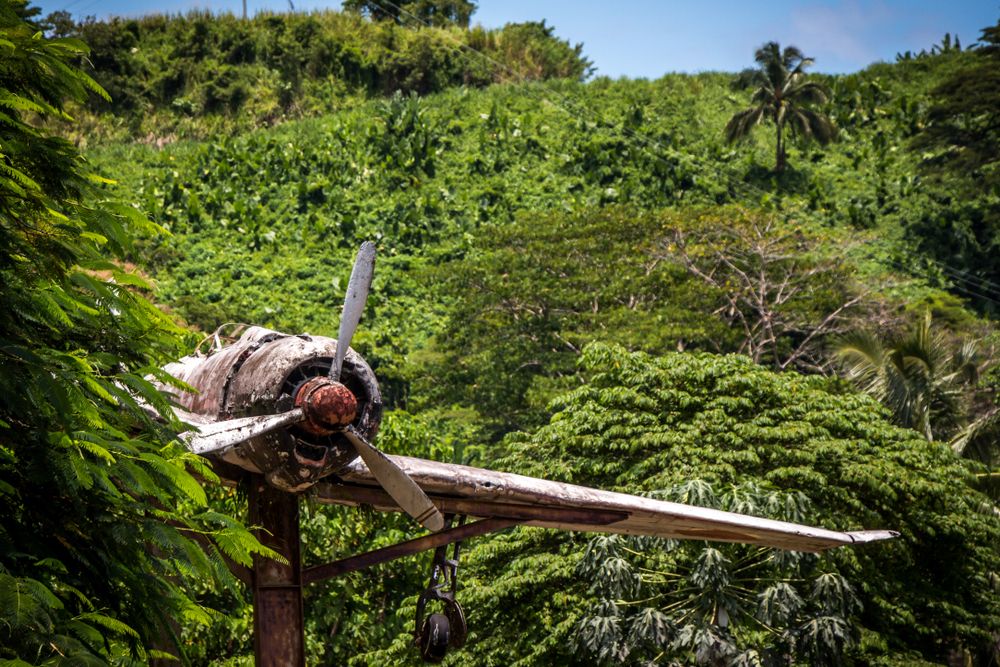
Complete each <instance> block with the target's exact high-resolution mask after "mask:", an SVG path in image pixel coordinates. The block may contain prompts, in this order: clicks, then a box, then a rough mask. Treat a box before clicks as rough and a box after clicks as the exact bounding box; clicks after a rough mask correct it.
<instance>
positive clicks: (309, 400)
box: [295, 377, 358, 435]
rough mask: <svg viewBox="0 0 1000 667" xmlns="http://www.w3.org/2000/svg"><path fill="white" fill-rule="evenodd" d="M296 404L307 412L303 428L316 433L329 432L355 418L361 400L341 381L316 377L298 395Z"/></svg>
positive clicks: (300, 389)
mask: <svg viewBox="0 0 1000 667" xmlns="http://www.w3.org/2000/svg"><path fill="white" fill-rule="evenodd" d="M295 407H297V408H302V411H303V412H304V413H305V416H306V418H305V420H304V421H303V422H302V424H301V426H302V428H304V429H305V430H306V431H308V432H309V433H313V434H315V435H329V434H330V433H333V432H334V431H338V430H340V429H342V428H343V427H345V426H347V425H349V424H350V423H351V422H353V421H354V417H355V416H356V415H357V413H358V399H357V398H355V396H354V394H353V393H352V392H351V390H350V389H348V388H347V387H345V386H344V385H342V384H341V383H339V382H334V381H333V380H331V379H330V378H327V377H314V378H312V379H311V380H307V381H306V382H305V383H304V384H303V385H302V386H301V387H300V388H299V390H298V392H297V393H296V394H295Z"/></svg>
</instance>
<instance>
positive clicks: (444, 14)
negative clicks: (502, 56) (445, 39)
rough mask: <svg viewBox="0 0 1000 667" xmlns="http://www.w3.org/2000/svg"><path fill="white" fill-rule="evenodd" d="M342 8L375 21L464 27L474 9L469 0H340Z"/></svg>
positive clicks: (474, 6)
mask: <svg viewBox="0 0 1000 667" xmlns="http://www.w3.org/2000/svg"><path fill="white" fill-rule="evenodd" d="M343 8H344V9H345V10H347V11H351V12H357V13H359V14H366V15H368V16H370V17H372V19H374V20H376V21H385V20H392V21H395V22H397V23H411V22H416V23H426V24H428V25H433V26H438V27H442V26H448V25H459V26H461V27H463V28H467V27H469V17H470V16H472V13H473V12H475V11H476V3H474V2H469V0H344V3H343Z"/></svg>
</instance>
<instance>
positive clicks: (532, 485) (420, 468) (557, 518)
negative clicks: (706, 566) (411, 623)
mask: <svg viewBox="0 0 1000 667" xmlns="http://www.w3.org/2000/svg"><path fill="white" fill-rule="evenodd" d="M389 458H390V459H392V460H393V461H394V462H395V463H396V464H397V465H398V466H399V467H400V468H402V469H403V471H404V472H406V474H407V475H409V476H410V477H411V478H412V479H413V480H414V481H415V482H416V483H417V485H418V486H420V488H421V489H423V491H424V492H425V493H426V494H427V496H428V497H430V499H431V501H432V502H433V503H434V504H435V505H436V506H437V507H438V509H440V510H441V512H443V513H446V514H463V515H467V516H474V517H480V518H494V519H509V520H513V521H516V522H518V523H522V524H523V525H527V526H537V527H541V528H557V529H560V530H575V531H586V532H603V533H622V534H627V535H652V536H656V537H665V538H675V539H700V540H714V541H720V542H747V543H750V544H758V545H760V546H765V547H776V548H779V549H787V550H791V551H810V552H816V553H818V552H821V551H825V550H826V549H831V548H833V547H839V546H844V545H849V544H859V543H864V542H874V541H877V540H885V539H890V538H893V537H896V536H897V535H898V533H897V532H895V531H891V530H865V531H856V532H846V533H842V532H836V531H832V530H825V529H823V528H813V527H810V526H803V525H798V524H794V523H788V522H785V521H774V520H771V519H762V518H759V517H753V516H747V515H744V514H736V513H733V512H723V511H721V510H714V509H708V508H704V507H695V506H692V505H683V504H680V503H672V502H666V501H662V500H654V499H652V498H643V497H640V496H632V495H628V494H625V493H615V492H612V491H600V490H597V489H591V488H588V487H584V486H577V485H574V484H565V483H562V482H552V481H548V480H544V479H537V478H534V477H525V476H523V475H515V474H512V473H505V472H496V471H493V470H484V469H481V468H473V467H470V466H463V465H456V464H451V463H440V462H436V461H428V460H425V459H417V458H411V457H408V456H389ZM338 478H339V481H338V482H323V483H320V484H318V485H316V491H317V495H318V498H317V499H318V500H319V501H320V502H326V503H331V504H338V505H348V506H358V505H370V506H372V507H374V508H375V509H377V510H381V511H387V512H398V511H400V509H399V507H398V505H396V503H395V501H393V500H392V498H390V497H389V495H388V494H387V493H385V492H384V491H382V490H381V489H380V488H379V484H378V482H377V481H376V480H375V477H374V476H373V475H372V473H371V472H370V471H369V470H368V468H367V467H366V466H365V464H364V463H363V462H362V461H361V460H360V459H357V460H355V461H354V462H353V463H351V464H350V465H349V466H348V467H347V469H346V470H345V471H343V472H342V473H341V474H339V475H338Z"/></svg>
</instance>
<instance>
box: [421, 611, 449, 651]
mask: <svg viewBox="0 0 1000 667" xmlns="http://www.w3.org/2000/svg"><path fill="white" fill-rule="evenodd" d="M450 639H451V624H450V623H449V622H448V617H447V616H445V615H444V614H431V615H430V616H428V617H427V620H426V621H424V626H423V627H422V628H421V629H420V657H421V658H423V659H424V662H441V661H442V660H444V656H445V654H446V653H447V652H448V641H449V640H450Z"/></svg>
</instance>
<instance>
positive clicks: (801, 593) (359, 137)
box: [0, 2, 1000, 666]
mask: <svg viewBox="0 0 1000 667" xmlns="http://www.w3.org/2000/svg"><path fill="white" fill-rule="evenodd" d="M355 4H356V7H354V9H355V10H356V11H354V12H351V13H348V14H338V13H334V12H324V13H313V14H287V15H280V14H267V15H258V16H256V17H253V18H251V19H249V20H247V21H243V20H240V19H237V18H235V17H233V16H228V15H220V16H215V15H211V14H204V13H193V14H189V15H186V16H171V17H162V16H161V17H146V18H143V19H136V20H121V19H115V20H112V21H110V22H99V21H95V20H87V19H85V20H83V21H80V22H77V21H74V20H72V19H71V18H70V17H68V16H55V15H54V16H50V17H48V18H46V19H42V18H41V17H39V16H38V15H37V12H32V11H31V10H30V9H29V8H26V7H25V6H24V5H23V4H15V5H13V6H12V9H11V11H7V12H6V13H5V14H4V18H3V25H2V30H3V39H4V40H6V41H5V42H3V43H2V44H3V48H4V49H5V50H4V51H3V55H2V57H0V58H2V65H0V67H2V69H0V71H2V80H0V83H2V85H3V91H4V95H3V98H2V100H0V111H2V114H3V115H2V116H0V145H2V147H3V148H2V151H3V156H4V162H3V169H2V170H0V177H2V179H0V188H2V190H0V194H2V195H3V197H2V198H0V220H2V222H3V226H2V237H0V242H2V253H3V254H2V255H0V259H2V264H0V271H2V272H3V281H2V283H0V291H2V293H3V298H4V306H5V308H4V311H3V315H2V317H3V325H2V326H3V328H2V334H0V338H2V344H0V353H2V354H3V355H4V361H3V364H2V365H0V383H2V384H0V386H2V388H3V392H2V394H3V395H2V399H0V401H2V403H0V405H3V408H2V413H0V455H2V457H0V494H3V496H4V497H5V502H6V503H7V505H8V507H10V508H11V510H10V511H9V512H7V513H6V514H5V516H4V517H3V519H2V520H0V596H2V599H0V614H3V616H0V619H2V622H0V661H9V662H8V663H5V664H12V665H19V666H20V665H24V664H27V665H42V664H60V663H65V664H130V663H132V664H134V663H140V664H141V663H143V662H145V661H148V659H149V658H150V657H151V656H156V655H161V654H160V653H156V651H162V650H165V649H169V650H172V651H177V652H180V653H182V654H183V655H182V656H181V657H182V659H183V661H185V662H186V663H187V664H194V665H244V664H251V657H250V656H251V651H252V647H251V641H250V627H251V624H250V610H249V607H248V600H247V593H246V591H244V590H242V589H241V588H240V586H239V585H238V584H236V583H235V582H234V581H233V580H232V578H231V577H229V576H228V575H227V573H226V569H225V567H224V566H223V558H222V555H225V556H226V557H229V558H233V559H236V560H241V559H242V560H244V561H245V560H246V558H248V557H249V554H251V553H253V552H254V551H255V550H259V548H260V547H259V545H257V544H256V542H255V541H254V540H253V539H252V537H250V534H249V533H248V532H247V531H246V528H245V526H244V524H243V523H241V522H242V521H243V520H244V519H245V517H244V516H243V509H242V504H241V503H242V500H241V499H240V498H239V497H238V496H237V495H235V494H229V493H226V492H224V491H222V490H220V489H219V488H218V487H217V486H216V485H213V484H212V477H211V472H210V471H208V470H207V469H206V468H205V466H204V465H202V464H200V463H199V461H198V460H197V459H196V458H195V457H192V456H188V455H186V454H184V452H183V450H182V448H181V447H180V446H179V445H178V443H177V441H176V439H175V435H176V432H177V429H179V428H183V427H182V425H180V424H177V423H173V422H170V421H169V420H167V421H166V422H162V421H157V420H154V419H152V418H151V416H150V414H149V412H148V410H144V409H142V406H141V405H140V403H147V404H149V405H151V406H152V407H153V409H154V410H156V409H158V408H161V407H162V403H161V402H160V399H159V395H158V394H157V393H156V391H155V390H154V389H153V388H152V386H151V385H149V383H148V380H147V379H145V378H146V376H147V375H148V374H156V372H157V371H156V369H157V368H158V367H159V365H161V364H162V363H163V362H164V361H165V360H167V359H169V358H171V357H174V356H177V355H179V354H183V353H184V351H185V349H186V348H187V347H189V346H190V345H192V344H193V340H196V339H197V338H198V337H199V336H200V335H203V334H204V333H205V332H210V331H212V330H213V329H215V328H216V327H217V326H218V325H220V324H222V323H224V322H228V321H243V322H248V323H254V324H261V325H264V326H269V327H272V328H275V329H279V330H284V331H294V332H299V331H308V332H310V333H314V334H322V335H330V336H335V335H336V324H337V313H336V310H337V307H338V305H339V303H340V302H341V300H342V296H343V291H344V289H345V288H346V284H347V279H348V276H349V274H350V266H351V259H352V257H353V253H354V252H355V250H356V249H357V246H358V245H359V243H360V242H361V241H363V240H368V239H371V240H375V241H376V242H377V244H378V246H379V260H378V267H377V270H376V278H375V283H374V286H373V292H372V297H371V298H370V300H369V305H368V309H367V312H366V313H365V317H364V319H363V320H362V326H361V329H360V330H359V332H358V335H357V336H356V337H355V339H354V346H355V347H356V348H357V349H358V350H359V351H360V352H361V353H362V354H363V355H364V356H365V357H366V359H368V360H369V362H370V363H371V364H372V366H373V368H374V370H375V372H376V374H377V375H378V376H379V378H380V381H381V382H382V388H383V393H384V394H385V397H386V399H387V402H388V407H389V408H390V409H389V411H388V413H387V416H386V420H385V422H384V423H383V426H382V429H381V431H380V435H379V444H380V445H381V447H382V448H383V449H385V450H386V451H389V452H398V453H406V454H410V455H417V456H427V457H431V458H436V459H439V460H451V461H457V462H466V463H472V464H476V465H487V466H491V467H497V468H500V469H504V470H510V471H513V472H519V473H524V474H532V475H539V476H544V477H547V478H551V479H557V480H563V481H569V482H574V483H580V484H588V485H595V486H600V487H603V488H609V489H614V490H622V491H628V492H632V493H643V494H650V495H653V496H656V497H665V498H671V499H678V500H681V501H684V502H692V503H696V504H702V505H706V506H712V507H723V508H729V509H734V510H737V511H744V512H749V513H754V514H759V515H762V516H769V517H773V518H784V519H790V520H796V521H806V522H811V523H815V524H816V525H823V526H827V527H830V528H835V529H855V528H862V527H866V528H874V527H889V528H894V529H896V530H899V531H900V533H901V536H900V538H899V539H897V540H895V541H892V542H888V543H884V544H878V545H871V546H869V547H865V548H861V549H852V550H848V549H841V550H836V551H833V552H830V553H828V554H826V555H823V556H819V557H817V556H812V555H807V554H787V553H779V552H774V551H769V550H761V549H756V548H750V547H746V546H741V545H718V544H710V543H696V542H687V543H672V542H664V541H657V540H642V539H631V538H628V539H626V538H608V537H596V538H592V537H589V536H586V535H578V534H558V533H555V532H546V531H540V530H534V529H514V530H510V531H507V532H505V533H503V534H500V535H496V536H493V537H490V538H480V539H479V540H477V541H475V542H472V543H471V544H470V545H469V547H468V549H467V550H466V552H465V554H466V555H465V557H464V560H463V566H462V570H461V575H460V581H461V582H462V585H463V588H462V590H461V591H460V594H459V599H460V600H462V602H463V603H464V604H465V605H466V610H467V613H468V616H469V622H470V631H471V634H470V641H469V645H468V646H467V648H466V649H464V650H463V651H462V652H461V653H457V654H455V655H454V656H452V657H450V658H449V659H448V661H447V663H446V664H454V665H460V664H461V665H466V664H473V665H484V666H485V665H496V664H519V665H563V664H565V665H568V664H609V665H610V664H629V665H630V664H649V663H653V664H700V665H730V664H734V665H737V664H738V665H778V664H781V665H789V664H793V665H807V664H810V665H811V664H858V665H861V664H874V665H915V664H916V665H920V664H949V663H955V662H959V663H961V664H976V665H990V664H995V663H996V662H997V661H998V659H1000V655H998V648H997V646H998V641H1000V620H998V619H1000V584H998V582H1000V576H998V573H1000V546H998V545H1000V512H998V510H997V505H996V503H997V501H998V497H1000V494H998V493H997V491H998V487H1000V485H998V484H996V483H995V482H996V479H997V467H998V465H1000V447H998V445H997V440H996V436H995V422H996V414H997V399H996V396H997V387H998V385H1000V375H998V371H997V364H996V358H997V351H996V344H997V341H998V337H997V328H996V322H995V317H996V314H997V312H998V307H1000V273H998V270H997V265H996V253H995V249H996V245H997V229H998V227H997V217H996V212H997V201H1000V191H998V189H997V188H998V187H1000V183H998V182H997V180H996V179H995V178H994V177H995V171H996V170H995V166H996V165H995V161H996V155H997V154H998V153H997V151H996V150H994V149H995V148H997V146H996V141H997V133H996V129H997V128H996V126H995V125H996V123H995V120H996V113H995V112H996V109H997V108H1000V107H997V106H996V105H995V104H993V102H994V101H995V100H996V99H997V96H998V95H1000V85H998V81H997V79H996V77H995V71H996V67H995V64H996V63H995V58H996V57H997V52H998V51H997V43H998V42H997V36H998V35H1000V32H998V31H1000V24H998V25H997V26H993V27H988V28H986V29H985V30H984V31H983V37H982V40H981V42H980V43H979V44H977V45H975V46H973V47H972V48H968V49H962V48H961V47H958V46H957V45H956V43H955V41H953V40H952V39H951V37H950V36H949V37H947V38H946V40H944V41H943V42H942V44H941V45H934V46H933V47H930V48H929V49H928V50H926V51H924V52H922V53H919V54H912V53H909V54H903V55H901V56H900V57H899V58H898V59H897V61H896V62H894V63H876V64H873V65H871V66H870V67H868V68H867V69H865V70H863V71H861V72H858V73H855V74H850V75H841V76H835V77H834V76H823V75H817V74H813V75H809V76H808V77H806V76H805V75H804V73H803V72H802V70H803V69H804V67H805V66H806V65H807V64H809V63H808V59H806V58H804V57H803V56H802V53H803V51H799V50H798V49H792V48H791V47H790V46H788V47H786V48H785V49H780V48H779V47H778V45H777V44H773V43H772V44H767V45H765V46H764V47H762V49H761V51H760V52H758V56H760V57H759V58H758V65H760V66H761V67H762V68H764V69H760V70H757V74H745V75H742V76H741V75H738V74H735V75H734V74H727V73H703V74H697V75H683V74H669V75H666V76H664V77H661V78H659V79H657V80H653V81H646V80H627V79H622V80H617V81H612V80H609V79H607V78H600V77H598V78H592V75H591V63H590V62H589V61H587V59H586V58H585V56H584V51H583V48H582V47H581V46H579V45H577V46H571V45H570V44H568V43H566V42H563V41H560V40H558V39H555V38H554V37H553V33H552V29H551V27H550V26H546V25H545V24H544V23H542V24H523V25H509V26H506V27H504V28H503V29H500V30H486V29H483V28H481V27H477V26H474V27H471V28H469V27H465V26H462V25H461V24H462V23H463V22H464V20H462V17H461V15H460V14H459V15H456V16H457V17H458V18H457V19H456V20H455V21H454V22H452V21H450V20H449V21H447V22H445V23H446V25H444V24H442V25H438V24H437V23H436V22H435V21H430V20H428V21H426V22H427V23H432V24H434V25H431V26H426V25H423V24H422V23H420V22H417V25H414V24H413V22H412V21H411V22H409V23H408V22H406V21H400V20H398V17H393V16H376V15H374V14H373V12H372V11H370V9H371V7H372V6H374V5H378V4H379V3H377V2H376V3H355ZM434 4H435V3H431V2H428V3H420V2H418V3H409V4H408V6H409V5H414V8H416V7H417V6H424V5H426V6H430V5H434ZM470 4H471V3H455V2H446V3H444V5H447V7H452V8H453V9H454V10H455V11H466V10H467V9H468V10H469V11H470V12H471V9H469V5H470ZM444 5H442V6H444ZM447 7H445V9H447ZM472 9H474V7H472ZM26 21H28V22H26ZM456 24H457V25H456ZM39 30H40V31H42V32H41V33H39V32H38V31H39ZM8 44H9V46H8ZM88 45H89V47H88ZM801 46H802V47H803V48H804V49H805V51H806V52H807V51H808V45H801ZM88 48H89V49H90V51H89V55H88V51H87V49H88ZM761 54H763V55H761ZM753 56H754V54H747V58H748V61H749V60H751V58H753ZM772 56H773V57H772ZM779 65H780V67H778V66H779ZM768 67H771V69H774V68H776V67H777V68H778V69H782V71H783V72H784V75H786V78H787V80H786V81H785V84H787V83H788V82H789V81H791V82H792V85H793V86H800V87H804V89H806V88H807V89H808V90H810V91H812V92H809V93H808V94H805V93H804V94H803V96H804V97H805V98H807V99H806V100H804V101H808V102H809V103H810V106H809V107H808V113H807V112H806V111H804V110H802V109H800V111H799V113H800V114H806V115H802V116H794V113H795V112H791V113H793V116H794V117H797V118H802V119H804V120H802V122H804V123H806V126H808V127H809V130H810V132H813V134H815V136H816V137H817V138H819V137H820V135H822V136H823V137H824V138H828V139H834V132H833V131H832V130H833V128H835V129H836V133H835V134H836V136H835V140H833V141H829V142H822V141H821V142H808V143H799V142H786V141H782V142H781V143H779V145H778V147H777V148H776V147H775V144H774V140H773V139H772V137H771V136H765V135H764V134H763V133H756V134H755V133H747V132H740V133H739V134H741V135H745V136H744V138H743V140H742V141H741V142H739V143H730V141H728V138H729V137H727V135H728V134H732V128H729V131H727V123H730V119H733V118H739V117H740V116H739V114H741V113H744V114H745V113H746V112H747V110H749V111H750V112H752V113H751V116H748V117H747V118H751V119H752V118H756V117H757V116H756V115H754V114H758V113H759V117H760V118H763V117H764V116H765V115H767V114H768V113H770V112H769V111H768V110H767V107H766V104H767V100H766V99H764V97H763V93H762V92H761V91H765V92H767V90H768V88H767V86H768V85H771V88H774V85H775V82H776V81H778V80H777V79H772V80H770V81H771V83H770V84H769V83H768V82H767V81H765V80H764V79H762V78H761V76H762V73H766V72H767V71H768V70H767V68H768ZM41 72H44V73H47V74H45V75H41V74H40V73H41ZM748 80H753V83H754V85H751V86H750V87H749V88H748V87H746V86H745V85H742V84H744V83H746V82H747V81H748ZM734 83H735V84H736V85H735V86H734ZM807 83H808V85H807ZM785 84H782V85H785ZM102 90H104V91H107V92H108V93H110V99H108V98H107V97H106V96H105V95H104V94H103V93H102ZM786 113H787V112H786ZM809 114H815V116H811V115H809ZM70 117H72V118H70ZM809 118H813V120H815V121H816V123H819V125H815V127H814V124H813V121H811V120H809ZM787 122H791V125H789V126H788V127H786V128H785V129H786V130H788V129H792V130H794V129H795V128H796V127H798V131H799V133H800V134H801V133H802V132H804V130H802V127H805V126H802V127H799V126H796V125H795V122H796V121H787ZM744 125H746V124H745V123H744ZM751 125H752V123H751V124H749V125H746V128H745V129H747V130H749V129H750V127H751ZM820 125H822V128H823V129H822V131H820V130H816V128H819V127H820ZM828 130H829V131H828ZM776 131H777V132H778V133H779V135H780V133H781V131H782V130H781V126H780V125H779V126H777V127H776ZM29 147H30V149H29ZM81 151H82V152H81ZM776 151H777V153H776ZM776 158H777V163H776V162H775V159H776ZM153 303H155V304H157V305H158V306H159V308H157V307H154V306H153V305H152V304H153ZM126 388H127V389H126ZM137 397H139V398H141V399H142V401H139V400H138V398H137ZM304 507H305V514H306V517H307V518H306V520H305V522H304V528H303V530H304V533H305V536H306V537H305V546H304V549H305V553H306V554H307V556H306V557H307V559H308V560H309V562H310V563H316V562H322V561H327V560H331V559H333V558H336V557H338V556H343V555H347V554H350V553H355V552H358V551H365V550H369V549H373V548H378V547H381V546H385V545H388V544H391V543H394V542H397V541H400V540H402V539H406V538H408V537H411V536H415V535H416V534H418V531H417V529H416V528H415V527H414V525H413V524H412V523H411V522H409V521H407V520H406V519H404V518H402V517H397V516H391V517H385V516H379V515H375V514H373V513H368V512H358V511H351V510H335V509H330V508H325V507H321V506H318V505H314V504H312V503H310V502H309V500H308V499H306V500H305V501H304ZM195 536H199V537H197V538H195ZM194 539H197V542H198V544H195V541H193V540H194ZM206 549H207V550H206ZM220 552H221V553H220ZM426 569H427V559H426V558H410V559H407V560H403V561H398V562H396V563H391V564H387V565H382V566H379V567H377V568H374V569H373V570H370V571H366V572H359V573H354V574H352V575H350V576H347V577H344V578H342V579H338V580H335V581H332V582H328V583H325V584H323V585H322V586H318V587H316V588H314V589H311V590H310V591H309V592H308V598H307V601H306V610H307V612H306V616H307V619H308V620H307V623H308V634H307V643H308V651H309V654H310V656H311V661H312V662H315V663H316V664H324V665H341V664H352V665H369V664H416V662H417V654H416V652H415V651H414V650H413V649H412V647H411V641H412V636H411V632H412V628H410V625H411V623H412V618H413V612H414V608H415V604H416V598H417V595H418V594H419V593H420V592H421V591H422V588H423V586H424V585H425V579H426V574H427V573H426ZM8 603H9V604H8ZM11 610H14V611H11ZM210 610H217V611H210ZM168 618H170V619H173V622H172V623H171V622H166V621H167V619H168ZM171 633H173V634H174V635H175V637H174V640H173V641H167V640H168V639H170V638H169V635H170V634H171Z"/></svg>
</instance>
